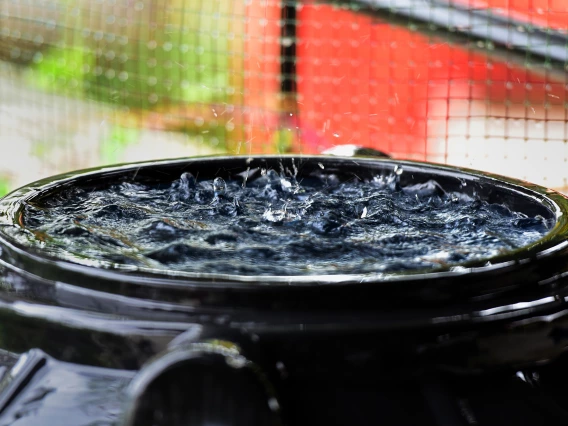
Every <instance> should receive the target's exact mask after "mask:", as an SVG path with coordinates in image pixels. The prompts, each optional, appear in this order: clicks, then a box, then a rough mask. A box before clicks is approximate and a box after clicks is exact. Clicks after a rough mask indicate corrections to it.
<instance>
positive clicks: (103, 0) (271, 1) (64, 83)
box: [0, 0, 568, 194]
mask: <svg viewBox="0 0 568 426" xmlns="http://www.w3.org/2000/svg"><path fill="white" fill-rule="evenodd" d="M567 29H568V2H566V1H565V0H448V1H446V0H398V1H395V0H383V1H381V0H364V1H363V0H362V1H359V2H357V1H335V2H334V1H329V2H325V1H322V2H316V1H311V0H304V1H288V0H0V149H1V150H0V194H4V193H6V192H7V191H9V190H11V189H14V188H16V187H18V186H21V185H23V184H26V183H28V182H30V181H33V180H36V179H39V178H43V177H46V176H50V175H53V174H56V173H60V172H65V171H70V170H74V169H80V168H86V167H93V166H102V165H107V164H114V163H121V162H130V161H139V160H150V159H158V158H174V157H182V156H192V155H206V154H211V153H231V154H248V153H286V152H294V153H317V152H321V151H322V150H323V149H326V148H330V147H333V146H335V145H342V144H358V145H364V146H368V147H374V148H377V149H379V150H382V151H384V152H387V153H389V154H391V155H392V156H393V157H395V158H400V159H415V160H426V161H433V162H438V163H447V164H452V165H458V166H466V167H470V168H475V169H480V170H486V171H491V172H494V173H499V174H503V175H508V176H511V177H516V178H520V179H524V180H528V181H531V182H534V183H538V184H541V185H544V186H547V187H552V188H555V189H559V190H561V191H568V148H567V147H568V145H567V142H568V117H567V110H568V109H567V105H568V103H567V102H568V97H567V96H566V95H567V92H568V85H567V79H566V76H567V75H568V68H567V65H568V63H567V62H566V58H567V57H568V54H567V52H568V44H567V40H568V38H567V37H568V36H567Z"/></svg>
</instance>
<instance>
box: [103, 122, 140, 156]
mask: <svg viewBox="0 0 568 426" xmlns="http://www.w3.org/2000/svg"><path fill="white" fill-rule="evenodd" d="M139 134H140V131H139V130H138V129H133V128H127V127H122V126H114V127H113V128H112V130H111V132H110V135H109V137H108V139H106V140H105V141H103V143H102V144H101V146H100V150H101V164H115V163H118V162H120V161H121V155H122V153H123V152H124V150H125V149H126V148H127V147H128V146H129V145H131V144H133V143H135V142H136V141H137V140H138V136H139Z"/></svg>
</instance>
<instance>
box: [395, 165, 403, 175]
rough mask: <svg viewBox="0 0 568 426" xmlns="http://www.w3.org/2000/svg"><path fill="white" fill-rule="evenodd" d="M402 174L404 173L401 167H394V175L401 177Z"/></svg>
mask: <svg viewBox="0 0 568 426" xmlns="http://www.w3.org/2000/svg"><path fill="white" fill-rule="evenodd" d="M402 172H403V170H402V167H400V166H398V165H397V166H394V173H395V175H397V176H400V175H401V174H402Z"/></svg>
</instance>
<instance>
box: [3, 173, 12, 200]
mask: <svg viewBox="0 0 568 426" xmlns="http://www.w3.org/2000/svg"><path fill="white" fill-rule="evenodd" d="M12 189H13V188H12V182H10V179H9V178H7V177H0V197H3V196H4V195H6V194H7V193H8V192H10V191H11V190H12Z"/></svg>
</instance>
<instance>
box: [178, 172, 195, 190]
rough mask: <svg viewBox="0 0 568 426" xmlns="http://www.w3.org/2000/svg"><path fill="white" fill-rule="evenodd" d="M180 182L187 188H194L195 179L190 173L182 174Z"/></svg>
mask: <svg viewBox="0 0 568 426" xmlns="http://www.w3.org/2000/svg"><path fill="white" fill-rule="evenodd" d="M180 181H181V183H182V185H183V186H185V187H187V188H195V177H194V176H193V175H192V174H191V173H188V172H185V173H182V175H181V177H180Z"/></svg>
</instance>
